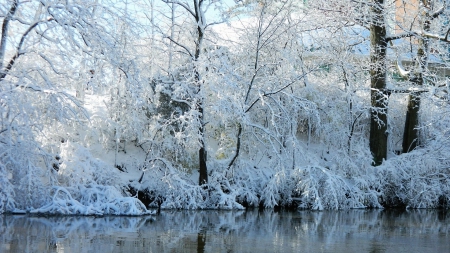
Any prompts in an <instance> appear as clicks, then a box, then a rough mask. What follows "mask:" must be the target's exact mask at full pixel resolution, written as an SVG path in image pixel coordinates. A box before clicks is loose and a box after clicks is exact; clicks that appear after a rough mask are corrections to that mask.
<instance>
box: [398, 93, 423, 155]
mask: <svg viewBox="0 0 450 253" xmlns="http://www.w3.org/2000/svg"><path fill="white" fill-rule="evenodd" d="M419 109H420V94H419V93H411V94H409V96H408V109H407V111H406V120H405V131H404V132H403V143H402V149H403V153H408V152H409V151H411V150H414V149H415V148H416V146H417V144H418V136H419V130H417V126H418V124H419Z"/></svg>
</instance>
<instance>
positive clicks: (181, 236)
mask: <svg viewBox="0 0 450 253" xmlns="http://www.w3.org/2000/svg"><path fill="white" fill-rule="evenodd" d="M0 252H77V253H78V252H94V253H103V252H155V253H156V252H158V253H159V252H226V253H231V252H239V253H240V252H252V253H254V252H256V253H261V252H395V253H400V252H408V253H410V252H450V211H448V210H408V211H400V210H345V211H321V212H319V211H297V212H287V211H280V212H275V211H272V210H265V211H258V210H251V211H214V210H208V211H164V210H163V211H162V212H161V213H160V214H157V215H153V216H145V217H124V216H105V217H82V216H50V217H38V216H27V215H0Z"/></svg>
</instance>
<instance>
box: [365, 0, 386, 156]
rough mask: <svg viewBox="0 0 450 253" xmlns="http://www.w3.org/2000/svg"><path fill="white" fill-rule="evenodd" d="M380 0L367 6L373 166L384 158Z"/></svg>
mask: <svg viewBox="0 0 450 253" xmlns="http://www.w3.org/2000/svg"><path fill="white" fill-rule="evenodd" d="M384 4H385V2H384V0H374V1H373V2H372V6H371V12H372V13H371V17H372V20H371V24H370V46H371V50H370V61H371V65H370V88H371V105H372V108H371V111H370V137H369V143H370V151H371V152H372V155H373V160H374V165H380V164H381V163H382V162H383V160H384V159H386V155H387V139H388V132H387V106H388V93H387V90H386V69H387V68H386V50H387V45H388V39H387V36H386V21H385V18H384V17H385V8H384Z"/></svg>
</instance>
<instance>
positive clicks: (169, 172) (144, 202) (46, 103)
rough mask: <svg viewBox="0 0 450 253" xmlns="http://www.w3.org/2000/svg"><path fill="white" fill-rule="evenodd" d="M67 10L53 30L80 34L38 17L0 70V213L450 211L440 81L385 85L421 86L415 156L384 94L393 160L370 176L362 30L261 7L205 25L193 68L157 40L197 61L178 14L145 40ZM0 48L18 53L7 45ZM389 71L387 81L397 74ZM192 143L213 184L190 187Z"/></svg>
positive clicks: (434, 76)
mask: <svg viewBox="0 0 450 253" xmlns="http://www.w3.org/2000/svg"><path fill="white" fill-rule="evenodd" d="M274 3H275V2H274ZM293 3H294V2H293ZM66 4H69V6H66V5H64V4H61V6H60V8H62V11H61V13H59V14H58V15H61V20H65V18H67V20H79V21H80V22H81V21H83V22H87V23H82V24H79V25H80V26H75V27H73V26H67V27H61V26H60V24H59V23H56V22H53V21H50V20H49V21H48V22H50V23H45V24H42V26H41V25H40V26H39V27H38V28H39V29H41V30H39V31H44V30H46V29H48V32H46V34H45V36H43V37H42V36H41V37H39V36H38V35H39V32H37V33H35V32H33V33H30V35H29V36H32V37H29V40H28V38H27V40H26V43H25V44H23V45H24V47H26V50H25V49H24V50H23V55H21V56H20V58H18V59H17V61H15V62H14V66H13V67H12V68H11V69H10V70H9V69H8V70H5V69H2V70H0V71H4V73H6V76H5V77H1V78H0V84H1V85H0V105H1V106H0V213H1V212H25V213H45V214H48V213H51V214H65V215H70V214H79V215H109V214H114V215H147V214H151V213H152V212H151V211H149V210H152V209H155V208H164V209H244V208H245V207H247V206H250V207H265V208H274V207H279V206H282V207H296V208H306V209H314V210H324V209H350V208H369V207H371V208H382V207H383V206H405V207H408V208H436V207H448V206H449V205H450V197H449V196H450V189H449V188H448V185H449V182H448V179H449V175H450V173H449V171H448V168H449V161H450V157H449V154H448V152H445V151H446V150H448V147H449V146H450V144H449V142H448V139H449V136H450V134H449V129H450V122H449V121H448V120H447V119H448V118H450V117H448V116H449V112H450V111H449V108H448V85H447V80H445V78H444V76H442V75H445V73H443V74H442V73H441V74H439V73H433V72H432V71H431V70H428V69H427V70H426V71H427V73H425V74H426V77H427V84H426V85H424V86H423V87H414V86H413V85H411V83H409V82H397V81H396V80H391V79H394V78H389V77H387V79H388V81H389V82H388V83H389V84H388V87H387V88H389V89H391V88H392V89H396V90H397V91H404V92H411V91H418V90H420V91H423V92H422V93H421V96H422V97H421V105H420V106H421V112H420V124H419V125H418V126H417V127H418V129H420V139H421V145H419V147H418V148H417V149H416V150H414V151H412V152H410V153H408V154H400V155H397V154H395V150H396V149H397V148H398V146H399V145H400V144H399V143H401V138H402V133H403V132H402V129H403V123H404V117H405V115H404V114H405V108H406V99H404V98H402V97H399V96H397V95H390V97H387V98H388V100H389V105H388V107H389V108H388V112H387V113H388V118H389V120H388V125H389V128H388V129H389V131H388V132H387V133H386V134H389V136H388V139H389V154H388V155H387V160H386V161H384V163H383V164H382V165H380V166H378V167H374V166H372V154H371V153H370V150H369V141H370V140H369V132H370V129H369V128H370V127H369V125H370V124H369V122H370V120H371V118H370V111H371V110H375V109H376V108H373V107H371V98H370V92H371V88H370V73H369V69H370V59H369V57H368V55H369V53H370V45H369V35H370V31H369V30H368V29H367V28H365V27H364V26H361V25H354V24H353V21H352V22H350V23H348V22H347V21H346V20H344V19H342V20H340V19H339V17H328V16H327V17H325V16H323V13H321V11H319V10H313V9H302V10H301V11H299V9H296V8H294V7H292V9H289V8H286V9H283V8H281V9H279V7H280V6H281V5H277V4H273V5H272V4H271V3H270V1H269V2H268V3H267V5H261V6H260V5H255V6H253V7H252V8H250V9H245V11H246V15H244V16H243V17H242V18H241V19H240V20H239V19H237V18H236V19H233V20H231V22H229V24H225V23H224V24H220V25H217V26H215V27H214V26H213V27H212V28H211V29H210V27H208V28H207V29H205V30H204V32H205V39H204V41H203V42H202V43H203V45H202V50H201V52H200V55H199V58H198V59H194V60H193V59H192V58H191V57H189V56H187V55H185V54H183V53H180V52H179V51H178V49H179V48H177V49H173V47H172V46H173V45H172V46H169V45H167V43H168V42H167V41H165V40H164V35H165V34H164V33H166V32H169V31H170V32H171V33H172V32H173V34H177V35H176V38H173V39H176V40H177V42H179V43H180V45H183V46H185V47H186V48H187V49H188V50H190V51H194V50H193V49H194V48H195V46H196V45H195V42H193V41H195V39H196V38H195V36H194V37H192V36H193V35H195V31H196V30H195V27H196V25H201V26H202V28H203V25H205V24H203V23H199V24H197V23H195V22H194V20H192V17H191V16H189V13H184V12H183V11H185V9H183V8H179V9H177V13H176V16H177V17H176V18H177V23H176V24H177V25H176V26H175V27H165V26H164V25H162V24H160V25H161V27H153V29H152V31H153V32H154V31H155V30H157V31H158V32H156V33H155V32H154V33H153V34H151V35H152V36H150V37H152V38H153V39H154V41H152V43H149V44H150V45H149V44H147V43H146V41H147V39H148V38H147V37H146V36H148V35H149V34H146V33H145V32H144V31H145V30H147V29H144V28H143V27H145V25H144V24H140V23H139V21H140V20H139V19H138V20H134V21H136V22H131V21H130V20H128V19H123V18H122V17H120V16H114V15H115V13H116V14H117V13H119V12H116V11H111V12H108V13H110V14H109V15H103V14H104V13H106V12H105V11H107V9H108V10H109V8H110V9H111V10H113V6H102V7H101V6H100V5H99V7H98V8H99V9H98V10H97V11H95V12H94V13H92V11H91V9H92V8H90V7H83V6H82V5H80V6H77V10H78V8H79V10H80V13H79V14H77V15H81V16H82V18H79V17H76V19H74V17H73V16H71V13H70V12H66V11H63V9H64V8H67V9H71V8H73V6H71V5H70V3H66ZM283 4H284V3H283ZM283 6H284V5H283ZM34 7H35V6H34V5H31V4H30V5H29V3H28V2H24V3H23V4H22V5H20V8H25V9H24V10H22V11H21V13H23V15H24V17H23V20H25V21H26V22H23V24H22V25H19V27H14V29H15V30H17V31H20V30H21V29H23V28H24V27H25V24H26V23H27V22H29V23H32V21H33V20H35V18H45V20H47V18H48V17H47V16H51V15H52V13H49V10H48V8H47V9H45V8H44V9H42V10H41V11H42V12H43V13H37V14H36V15H37V16H36V17H34V16H33V15H32V13H34V11H33V10H35V8H34ZM297 7H298V6H297ZM27 8H28V9H27ZM102 8H104V9H102ZM158 8H161V11H163V10H165V9H164V8H166V7H161V6H159V7H158ZM50 9H51V8H50ZM143 9H145V8H143ZM199 11H200V13H199V15H200V17H203V18H206V17H208V16H207V15H204V14H205V13H202V12H203V11H204V10H199ZM102 13H103V14H102ZM161 13H162V12H161ZM40 14H42V15H43V17H39V15H40ZM185 14H187V15H185ZM64 15H66V16H64ZM83 15H85V16H83ZM117 15H119V14H117ZM349 15H350V14H349ZM157 16H158V15H157ZM181 17H182V18H181ZM129 18H131V17H129ZM157 20H160V21H161V22H163V21H171V19H170V17H165V16H158V17H157ZM181 20H182V21H181ZM201 22H203V20H202V21H201ZM16 23H17V22H13V23H10V24H11V25H17V24H16ZM168 23H171V22H168ZM140 25H142V26H140ZM147 25H148V24H147ZM156 28H157V29H156ZM430 29H431V28H430ZM433 29H435V30H436V36H438V35H439V34H438V32H439V29H438V27H437V25H436V27H433ZM46 31H47V30H46ZM159 33H162V34H159ZM214 34H219V35H220V36H215V35H214ZM433 34H434V31H433V33H430V34H429V35H430V36H431V35H433ZM7 35H8V36H9V34H7ZM138 35H139V36H138ZM433 36H434V35H433ZM46 37H49V39H46ZM224 37H225V38H226V37H228V39H224ZM4 38H7V41H8V43H11V45H15V44H14V43H15V38H14V36H13V38H9V37H4ZM83 40H85V42H84V43H85V44H80V43H82V42H83ZM55 43H56V44H55ZM11 45H10V46H8V47H11ZM1 46H2V48H3V49H4V48H5V46H4V45H1ZM433 46H436V48H438V49H441V48H442V45H439V44H437V43H435V44H433ZM438 46H439V47H438ZM174 47H175V46H174ZM394 49H395V50H397V52H398V57H402V58H407V59H408V60H412V59H413V57H412V56H413V55H414V54H415V51H416V50H417V49H416V47H415V46H414V45H412V44H408V43H407V41H406V40H398V41H396V42H395V43H394V44H393V45H390V46H389V48H388V54H392V52H393V50H394ZM169 50H172V51H170V52H169ZM182 51H184V50H182ZM430 51H431V50H430ZM447 51H448V49H447ZM21 52H22V51H21ZM36 52H39V53H36ZM442 52H443V51H442V50H441V52H439V51H438V50H434V52H433V53H431V52H430V57H428V61H429V62H434V61H435V58H434V57H437V58H439V59H440V61H439V62H440V63H441V64H442V65H443V66H444V67H446V68H447V65H446V64H447V62H446V61H445V59H447V58H448V56H445V54H444V53H442ZM9 54H10V53H9V52H8V53H7V55H9ZM150 55H151V56H152V59H151V60H149V59H148V58H149V56H150ZM155 55H157V56H158V57H154V58H153V56H155ZM168 55H170V57H171V59H172V60H171V63H170V65H171V66H169V68H170V69H168V68H167V56H168ZM433 55H435V56H433ZM172 56H173V57H172ZM446 57H447V58H446ZM389 60H391V59H389ZM0 61H1V62H2V63H5V62H7V59H0ZM436 61H437V60H436ZM401 63H402V62H401V61H399V64H397V65H398V71H399V72H400V74H401V75H407V74H408V72H407V71H406V70H405V68H404V67H402V66H401ZM149 64H151V71H150V70H149ZM405 65H406V64H405ZM394 67H395V66H394V65H392V66H389V68H390V69H386V73H389V71H390V70H391V68H394ZM407 67H408V66H407ZM5 71H6V72H5ZM443 72H445V71H443ZM440 75H441V76H440ZM428 81H429V82H428ZM430 84H433V86H431V85H430ZM442 94H444V95H442ZM380 113H381V112H380ZM380 122H381V121H380ZM238 143H239V145H238ZM202 145H204V148H205V149H206V151H207V167H208V177H209V181H208V183H207V184H204V185H199V182H198V181H199V172H198V152H199V149H200V147H201V146H202ZM238 146H239V147H238ZM238 148H239V150H238ZM236 154H239V155H238V156H237V157H236V160H234V163H233V164H231V165H230V162H231V159H233V157H234V156H235V155H236Z"/></svg>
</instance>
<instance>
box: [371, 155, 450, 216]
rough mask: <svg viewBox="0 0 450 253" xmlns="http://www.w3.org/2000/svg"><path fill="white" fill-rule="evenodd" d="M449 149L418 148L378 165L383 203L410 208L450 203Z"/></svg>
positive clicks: (434, 206)
mask: <svg viewBox="0 0 450 253" xmlns="http://www.w3.org/2000/svg"><path fill="white" fill-rule="evenodd" d="M448 161H449V160H448V158H447V154H446V151H443V150H439V149H435V150H433V149H418V150H414V151H412V152H410V153H406V154H402V155H400V156H397V157H393V158H391V159H389V160H387V161H386V162H385V163H384V164H383V165H382V166H380V168H379V169H378V170H379V171H378V175H377V176H378V177H379V179H380V181H381V182H383V184H382V188H381V189H382V197H383V200H382V202H383V204H385V205H389V206H406V207H409V208H437V207H448V206H449V196H450V171H449V169H448V168H449V165H450V164H449V162H448Z"/></svg>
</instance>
